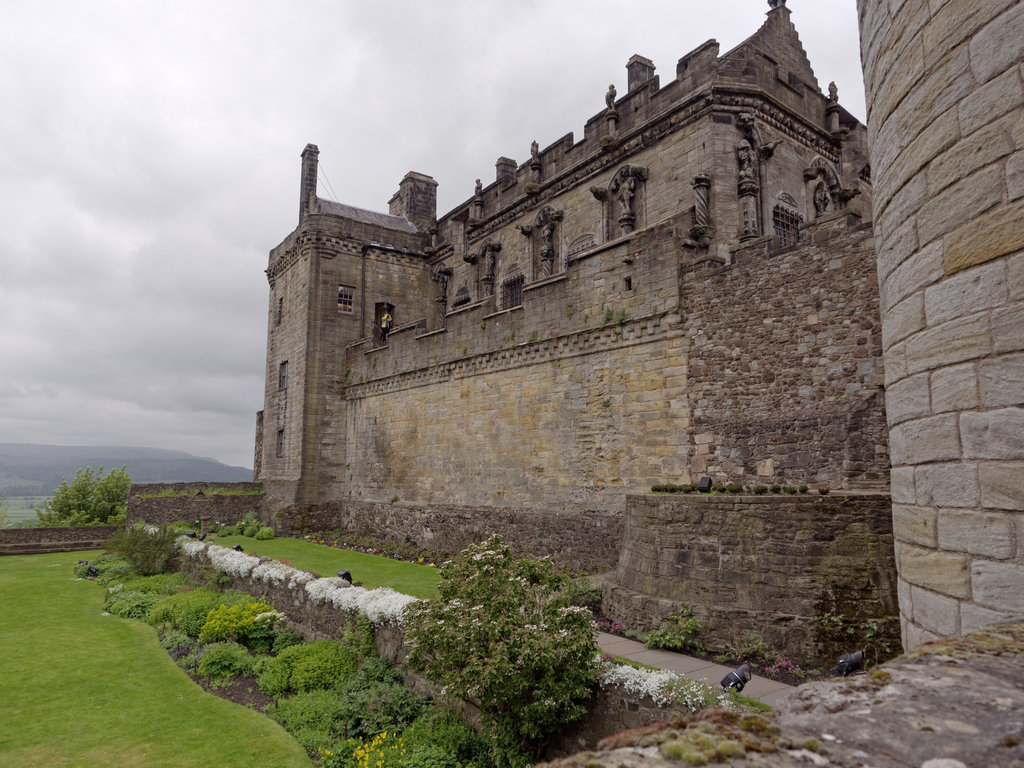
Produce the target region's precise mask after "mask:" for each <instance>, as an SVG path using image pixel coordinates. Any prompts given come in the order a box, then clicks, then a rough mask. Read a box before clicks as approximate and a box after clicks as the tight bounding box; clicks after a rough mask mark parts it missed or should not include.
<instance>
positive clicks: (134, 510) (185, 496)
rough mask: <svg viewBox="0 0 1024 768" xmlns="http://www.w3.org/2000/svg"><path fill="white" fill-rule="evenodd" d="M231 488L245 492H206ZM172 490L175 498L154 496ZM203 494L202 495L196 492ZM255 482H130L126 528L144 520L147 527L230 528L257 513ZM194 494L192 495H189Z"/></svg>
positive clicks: (259, 499) (260, 499) (260, 505)
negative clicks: (184, 523) (206, 523)
mask: <svg viewBox="0 0 1024 768" xmlns="http://www.w3.org/2000/svg"><path fill="white" fill-rule="evenodd" d="M218 487H231V488H235V489H237V490H239V491H245V493H239V494H217V493H210V492H209V491H210V489H212V488H218ZM167 491H173V492H175V493H177V494H180V495H177V496H157V495H156V494H159V493H161V492H167ZM197 491H207V492H206V493H196V492H197ZM252 491H262V486H261V485H260V484H259V483H134V484H133V485H132V487H131V490H130V491H129V494H128V521H127V522H128V525H134V524H135V523H137V522H140V521H144V522H147V523H149V524H150V525H162V524H164V523H176V522H179V521H181V520H188V521H193V522H194V521H196V520H202V519H203V518H208V519H209V520H210V522H216V523H222V524H224V525H234V524H235V523H238V522H240V521H241V520H242V518H243V517H245V516H246V515H247V514H248V513H249V512H250V511H254V512H257V514H259V513H260V512H261V511H262V508H263V505H264V499H265V497H264V495H263V494H262V493H252ZM192 494H194V495H192Z"/></svg>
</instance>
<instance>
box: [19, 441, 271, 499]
mask: <svg viewBox="0 0 1024 768" xmlns="http://www.w3.org/2000/svg"><path fill="white" fill-rule="evenodd" d="M90 465H93V466H101V465H102V466H103V468H104V471H106V472H109V471H110V470H111V469H114V468H118V467H122V466H124V467H125V469H126V471H127V472H128V474H129V475H130V476H131V478H132V481H133V482H136V483H186V482H211V483H233V482H240V481H246V480H252V470H251V469H246V468H245V467H230V466H228V465H227V464H221V463H220V462H219V461H215V460H214V459H207V458H203V457H201V456H193V455H192V454H190V453H185V452H183V451H168V450H164V449H163V448H135V447H127V446H119V445H35V444H31V443H0V492H2V493H4V494H6V495H7V496H49V495H50V494H51V493H53V491H54V489H55V488H56V487H57V486H59V485H60V481H61V478H62V477H65V478H67V479H68V481H69V482H70V481H71V479H72V478H73V477H74V476H75V473H76V472H77V471H78V470H79V469H81V468H82V467H87V466H90Z"/></svg>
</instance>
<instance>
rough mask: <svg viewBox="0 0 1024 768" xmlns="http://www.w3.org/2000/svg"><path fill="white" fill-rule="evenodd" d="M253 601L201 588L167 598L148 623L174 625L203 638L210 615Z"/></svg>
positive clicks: (242, 594) (245, 597)
mask: <svg viewBox="0 0 1024 768" xmlns="http://www.w3.org/2000/svg"><path fill="white" fill-rule="evenodd" d="M252 599H253V598H252V597H250V596H249V595H247V594H245V593H244V592H238V591H236V590H232V591H230V592H223V593H221V592H218V591H217V590H215V589H210V588H209V587H201V588H200V589H194V590H192V591H191V592H182V593H180V594H177V595H171V596H170V597H165V598H164V599H163V600H161V601H160V602H158V603H156V604H155V605H154V606H153V608H152V609H151V610H150V612H149V619H148V620H149V623H150V624H152V625H153V626H155V627H156V626H160V625H161V624H173V625H174V626H176V627H177V628H178V629H180V630H181V631H182V632H184V633H185V634H187V635H188V636H189V637H199V633H200V631H202V629H203V625H204V624H205V623H206V618H207V616H208V615H209V613H210V611H212V610H214V609H215V608H217V607H218V606H221V605H234V604H235V603H238V602H243V601H245V600H252Z"/></svg>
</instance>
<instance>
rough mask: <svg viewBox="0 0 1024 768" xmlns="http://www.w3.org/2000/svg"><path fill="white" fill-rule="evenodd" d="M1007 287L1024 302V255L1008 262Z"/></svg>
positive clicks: (1017, 298)
mask: <svg viewBox="0 0 1024 768" xmlns="http://www.w3.org/2000/svg"><path fill="white" fill-rule="evenodd" d="M1022 122H1024V121H1022ZM1006 287H1007V288H1008V289H1009V291H1010V299H1011V300H1013V301H1021V300H1024V253H1019V254H1016V255H1014V256H1011V257H1010V258H1009V259H1008V260H1007V262H1006Z"/></svg>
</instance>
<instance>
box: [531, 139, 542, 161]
mask: <svg viewBox="0 0 1024 768" xmlns="http://www.w3.org/2000/svg"><path fill="white" fill-rule="evenodd" d="M530 162H531V163H539V162H540V146H539V145H538V144H537V142H536V141H534V142H532V143H531V144H530Z"/></svg>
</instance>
